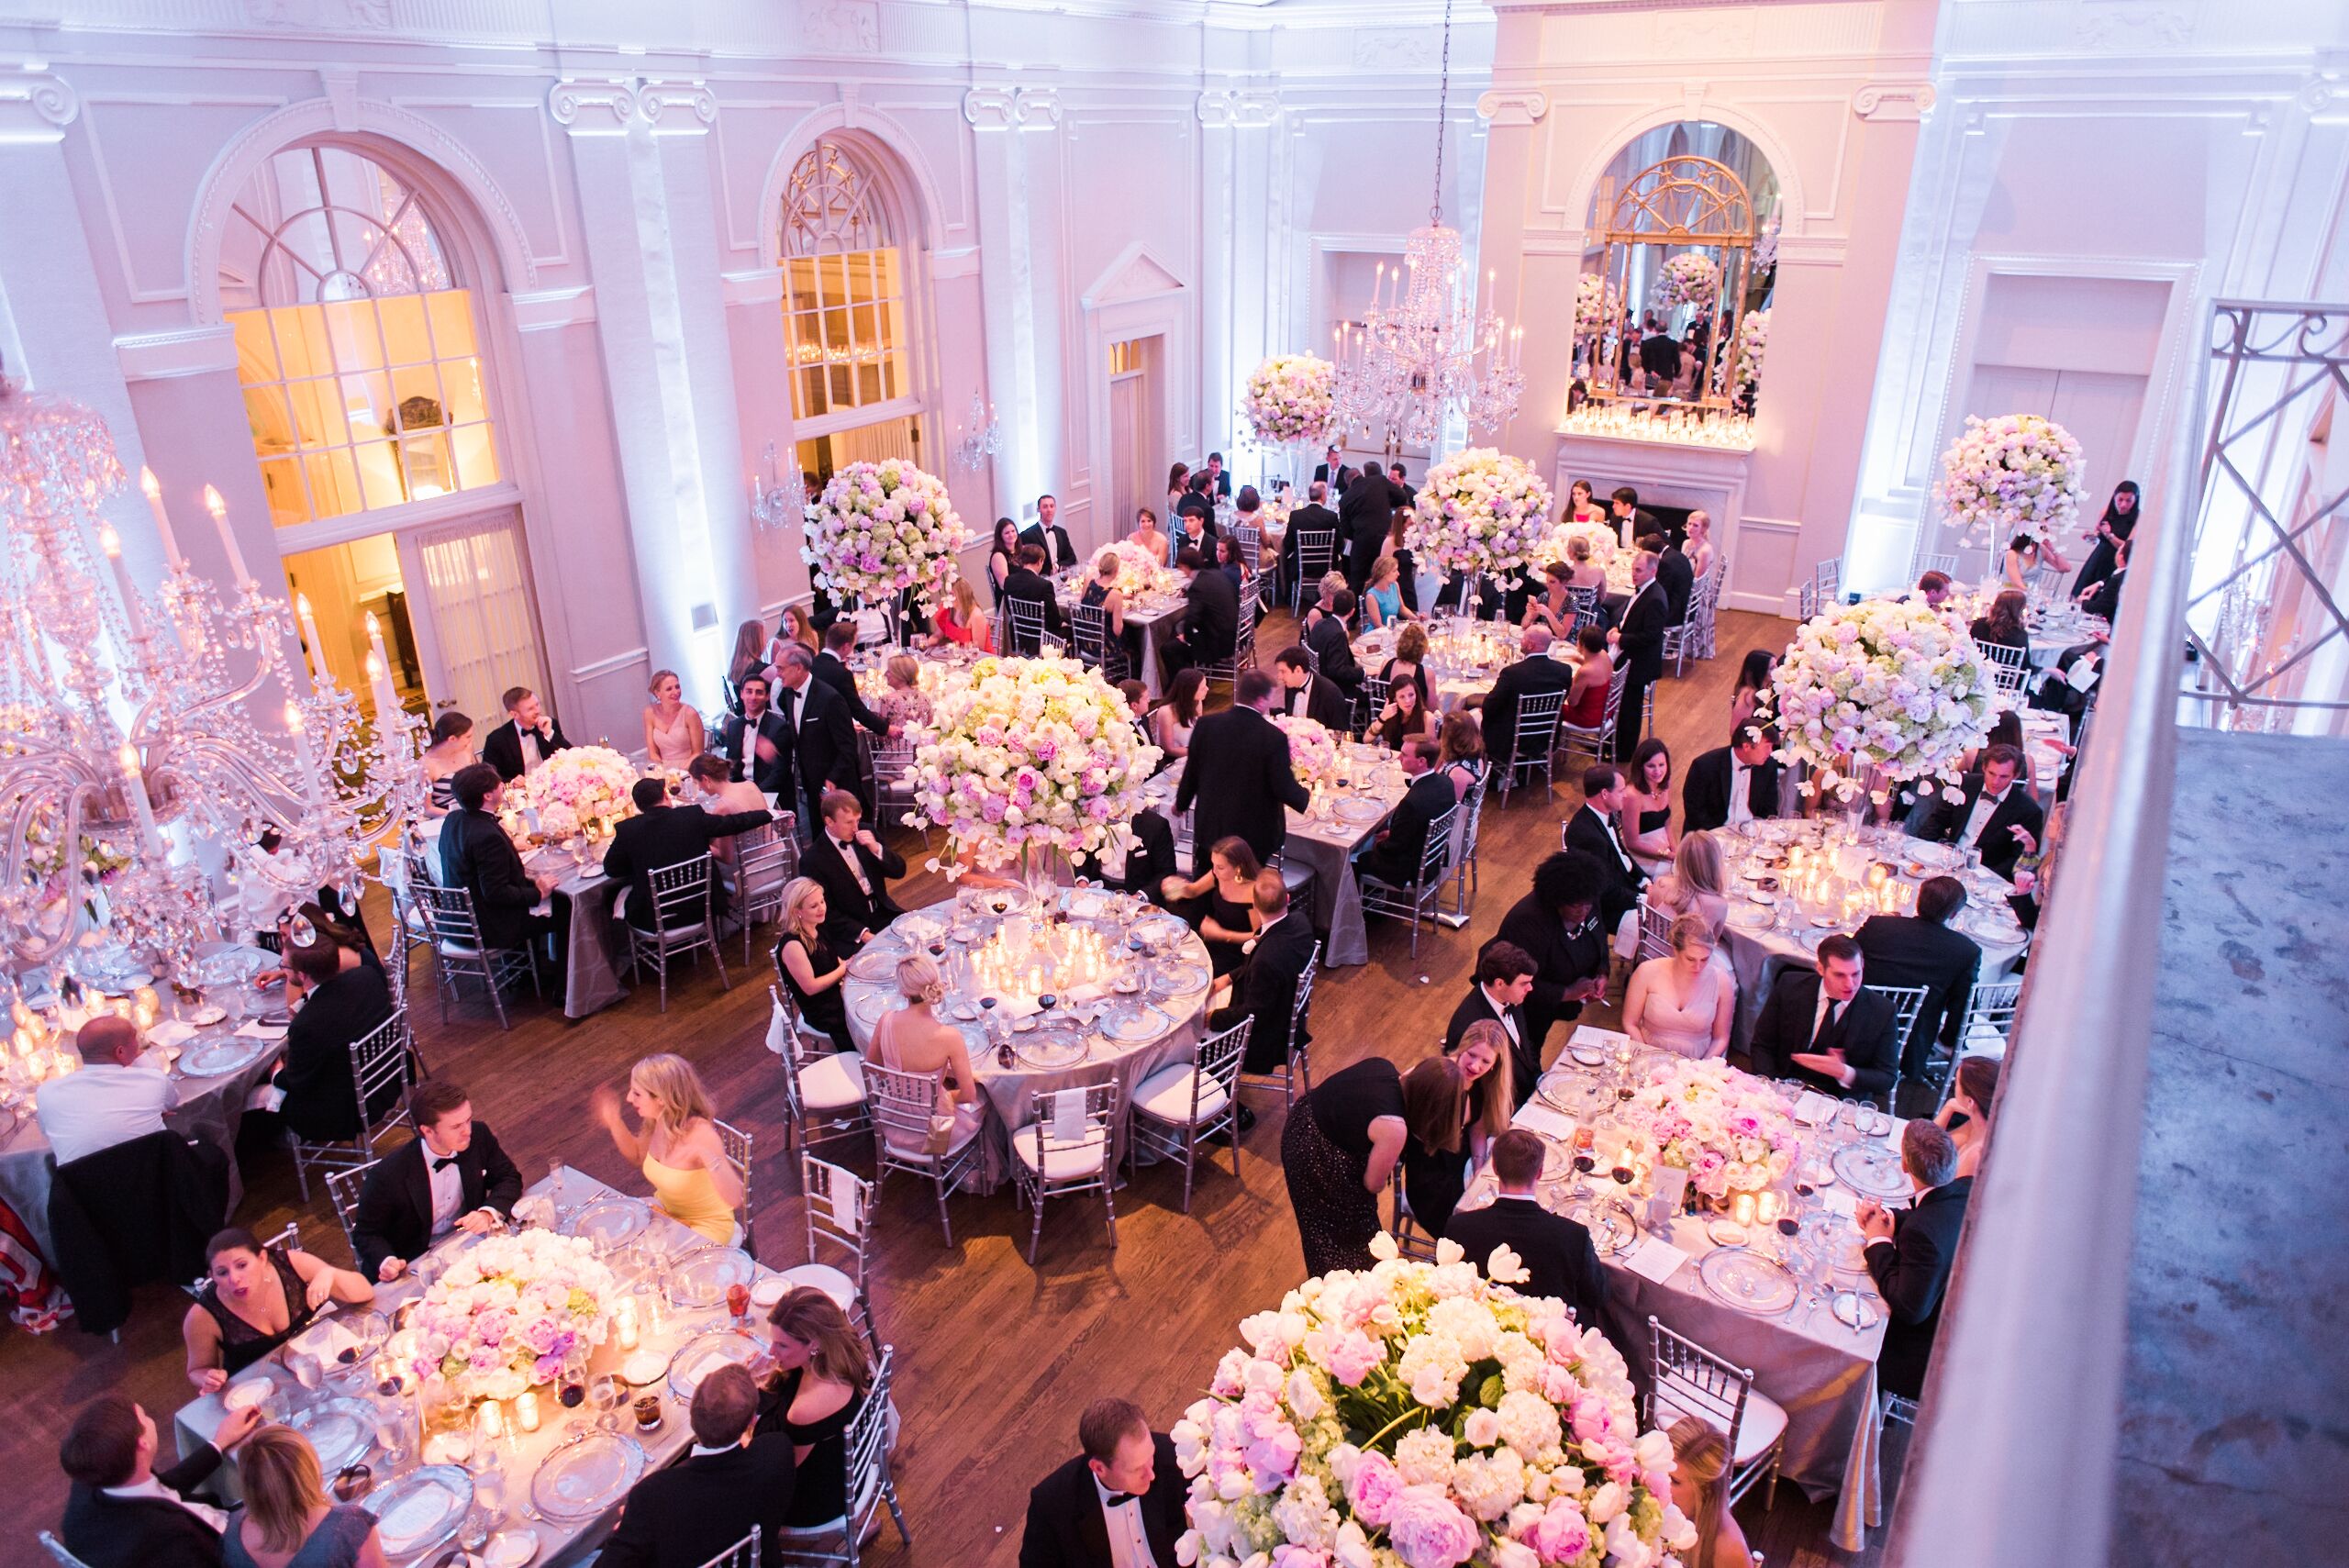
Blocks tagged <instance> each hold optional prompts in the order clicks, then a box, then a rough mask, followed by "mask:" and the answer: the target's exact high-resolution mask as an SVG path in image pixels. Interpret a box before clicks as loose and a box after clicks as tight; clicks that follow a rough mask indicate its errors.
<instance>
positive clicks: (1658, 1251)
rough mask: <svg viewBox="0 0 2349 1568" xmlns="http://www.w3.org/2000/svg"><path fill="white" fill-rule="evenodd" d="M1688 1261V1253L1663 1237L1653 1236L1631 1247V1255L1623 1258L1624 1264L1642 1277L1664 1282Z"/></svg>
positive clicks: (1660, 1282) (1659, 1282) (1657, 1282)
mask: <svg viewBox="0 0 2349 1568" xmlns="http://www.w3.org/2000/svg"><path fill="white" fill-rule="evenodd" d="M1687 1261H1688V1254H1687V1253H1686V1252H1684V1251H1681V1250H1680V1249H1679V1248H1677V1247H1675V1246H1674V1245H1673V1244H1672V1243H1671V1242H1669V1241H1666V1240H1663V1239H1662V1238H1661V1237H1656V1236H1651V1237H1649V1238H1648V1239H1647V1240H1644V1241H1642V1242H1641V1243H1640V1244H1639V1245H1638V1246H1637V1247H1634V1248H1632V1249H1631V1255H1630V1256H1628V1257H1626V1258H1625V1259H1624V1260H1623V1266H1624V1267H1625V1268H1627V1269H1629V1270H1631V1272H1632V1273H1635V1274H1637V1275H1639V1276H1640V1277H1641V1278H1642V1279H1648V1280H1653V1281H1654V1282H1655V1283H1656V1284H1663V1283H1664V1281H1666V1280H1668V1279H1670V1278H1671V1277H1672V1276H1673V1275H1674V1274H1675V1273H1677V1272H1678V1271H1679V1268H1680V1265H1681V1264H1683V1263H1685V1262H1687Z"/></svg>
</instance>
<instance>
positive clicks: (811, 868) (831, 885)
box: [801, 789, 906, 955]
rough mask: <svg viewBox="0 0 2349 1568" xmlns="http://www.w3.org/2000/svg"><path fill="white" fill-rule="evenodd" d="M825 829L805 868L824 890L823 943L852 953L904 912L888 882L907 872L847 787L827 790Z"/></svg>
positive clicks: (810, 851)
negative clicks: (876, 834) (866, 821)
mask: <svg viewBox="0 0 2349 1568" xmlns="http://www.w3.org/2000/svg"><path fill="white" fill-rule="evenodd" d="M820 804H821V806H822V807H823V812H824V830H823V831H822V832H820V833H818V834H817V835H816V842H815V844H814V846H813V847H812V848H810V849H809V850H808V851H807V862H806V863H805V865H803V866H802V868H801V870H802V873H803V874H805V875H807V876H812V877H814V878H815V879H816V880H817V882H818V883H819V884H822V885H823V889H824V940H826V941H827V942H829V943H830V944H831V946H832V950H833V951H835V952H839V953H843V954H848V955H853V954H854V953H855V952H856V951H857V950H858V949H860V948H862V947H863V946H864V944H865V943H867V942H869V941H871V940H873V938H874V935H875V934H876V933H877V932H879V931H881V930H884V929H886V928H887V926H888V924H889V922H890V921H892V920H894V919H896V917H898V916H900V915H902V914H904V913H905V911H904V910H903V909H900V908H898V907H897V906H896V904H895V903H894V902H892V901H891V899H890V897H889V878H891V877H893V876H903V875H905V874H906V861H905V857H904V856H903V855H900V854H899V853H897V851H895V850H893V849H891V848H889V846H888V845H886V844H884V843H883V842H882V841H881V840H878V839H876V838H874V836H873V829H871V828H867V827H865V826H864V825H863V821H862V818H863V816H864V805H863V802H862V801H860V800H858V799H857V797H856V796H855V795H852V794H850V793H849V792H848V791H847V790H844V789H828V790H826V791H825V792H824V798H823V800H822V802H821V803H820Z"/></svg>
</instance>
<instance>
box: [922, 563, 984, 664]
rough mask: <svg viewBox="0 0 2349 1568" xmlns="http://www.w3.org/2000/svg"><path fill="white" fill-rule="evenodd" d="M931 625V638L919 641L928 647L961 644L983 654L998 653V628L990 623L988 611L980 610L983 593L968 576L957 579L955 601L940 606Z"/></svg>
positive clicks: (931, 618) (931, 619)
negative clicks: (980, 592) (996, 640)
mask: <svg viewBox="0 0 2349 1568" xmlns="http://www.w3.org/2000/svg"><path fill="white" fill-rule="evenodd" d="M930 628H931V635H930V636H929V637H927V638H923V639H919V640H920V642H921V644H922V646H924V647H926V648H943V647H945V646H947V645H948V644H949V643H960V644H962V645H963V646H964V647H966V648H972V649H975V650H976V651H979V652H981V653H992V652H994V651H995V628H993V627H992V626H990V625H988V624H987V615H986V612H985V610H983V609H981V608H980V607H979V591H978V590H977V589H976V588H974V587H972V586H971V580H970V579H969V578H968V577H957V578H955V579H954V597H953V599H952V601H951V602H949V603H948V604H946V605H944V606H941V607H940V609H939V611H938V613H937V614H936V615H934V616H932V617H930Z"/></svg>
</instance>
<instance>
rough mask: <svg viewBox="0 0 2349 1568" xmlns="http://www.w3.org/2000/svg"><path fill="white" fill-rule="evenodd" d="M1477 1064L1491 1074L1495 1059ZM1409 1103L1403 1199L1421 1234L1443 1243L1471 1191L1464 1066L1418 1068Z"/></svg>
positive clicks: (1432, 1063) (1439, 1062) (1411, 1076)
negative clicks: (1462, 1197)
mask: <svg viewBox="0 0 2349 1568" xmlns="http://www.w3.org/2000/svg"><path fill="white" fill-rule="evenodd" d="M1489 1050H1490V1048H1489V1047H1486V1052H1489ZM1477 1060H1479V1061H1482V1062H1485V1064H1486V1070H1487V1071H1489V1070H1490V1068H1491V1064H1492V1058H1491V1057H1490V1055H1489V1054H1482V1053H1480V1055H1479V1056H1478V1058H1477ZM1403 1099H1404V1105H1405V1106H1406V1109H1407V1110H1408V1113H1409V1114H1408V1117H1407V1118H1406V1120H1407V1121H1408V1125H1409V1127H1410V1133H1411V1135H1410V1137H1409V1138H1408V1139H1406V1140H1404V1143H1403V1158H1402V1166H1403V1198H1404V1201H1405V1202H1406V1203H1408V1205H1409V1206H1410V1209H1411V1218H1412V1219H1413V1220H1415V1221H1416V1222H1417V1223H1418V1225H1419V1229H1422V1230H1424V1231H1426V1232H1427V1233H1428V1234H1429V1235H1431V1236H1433V1237H1435V1238H1437V1239H1438V1240H1441V1239H1442V1236H1443V1233H1444V1230H1445V1228H1446V1227H1448V1226H1449V1225H1450V1224H1451V1223H1452V1211H1453V1208H1454V1207H1457V1206H1458V1204H1459V1202H1460V1195H1461V1194H1462V1193H1464V1192H1465V1191H1467V1190H1468V1164H1469V1158H1470V1155H1469V1150H1468V1147H1467V1141H1468V1140H1467V1139H1466V1137H1465V1134H1466V1131H1467V1126H1468V1118H1469V1111H1468V1092H1467V1085H1466V1084H1465V1082H1464V1073H1463V1072H1462V1065H1461V1062H1459V1061H1457V1060H1455V1059H1453V1058H1452V1057H1449V1056H1430V1057H1425V1058H1422V1059H1421V1060H1420V1061H1419V1062H1414V1063H1413V1064H1412V1067H1411V1070H1410V1071H1409V1072H1408V1073H1405V1074H1403Z"/></svg>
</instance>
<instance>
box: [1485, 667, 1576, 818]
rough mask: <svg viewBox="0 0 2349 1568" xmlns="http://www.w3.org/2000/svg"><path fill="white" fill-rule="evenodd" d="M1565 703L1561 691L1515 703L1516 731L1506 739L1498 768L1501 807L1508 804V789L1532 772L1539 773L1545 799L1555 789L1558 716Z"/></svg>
mask: <svg viewBox="0 0 2349 1568" xmlns="http://www.w3.org/2000/svg"><path fill="white" fill-rule="evenodd" d="M1565 703H1566V694H1565V693H1564V691H1554V692H1531V693H1528V694H1527V695H1524V696H1522V697H1520V698H1519V699H1518V703H1517V730H1516V733H1515V734H1514V735H1513V736H1512V737H1511V738H1510V743H1509V754H1508V758H1507V759H1506V760H1504V761H1503V762H1501V764H1500V775H1501V776H1500V786H1501V804H1502V805H1503V806H1507V805H1508V792H1509V791H1510V789H1511V788H1513V787H1515V786H1516V785H1517V784H1520V783H1521V782H1523V781H1524V778H1525V775H1529V774H1531V773H1532V772H1533V771H1534V770H1535V769H1536V768H1539V769H1540V770H1541V771H1542V792H1543V793H1544V794H1545V795H1546V794H1548V793H1549V792H1550V791H1551V790H1553V789H1554V788H1555V787H1556V778H1555V769H1556V765H1557V763H1556V758H1557V749H1558V716H1559V714H1560V713H1561V712H1562V711H1563V710H1564V707H1565Z"/></svg>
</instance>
